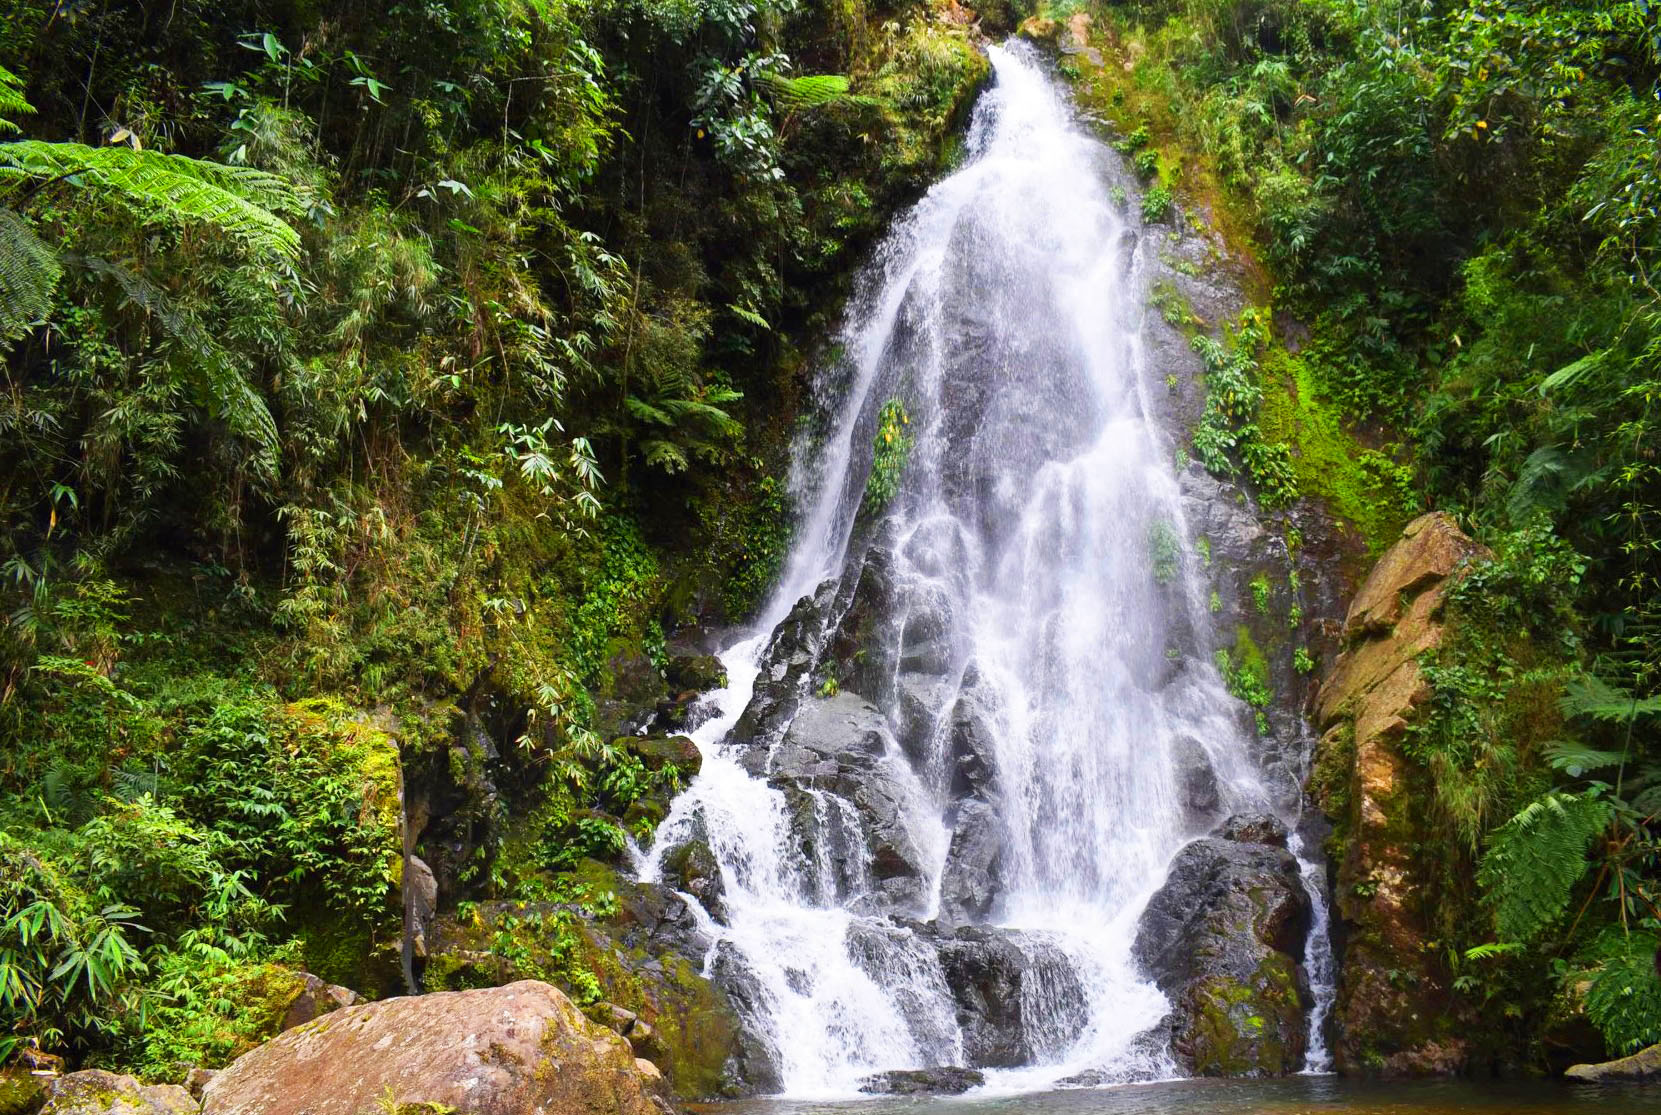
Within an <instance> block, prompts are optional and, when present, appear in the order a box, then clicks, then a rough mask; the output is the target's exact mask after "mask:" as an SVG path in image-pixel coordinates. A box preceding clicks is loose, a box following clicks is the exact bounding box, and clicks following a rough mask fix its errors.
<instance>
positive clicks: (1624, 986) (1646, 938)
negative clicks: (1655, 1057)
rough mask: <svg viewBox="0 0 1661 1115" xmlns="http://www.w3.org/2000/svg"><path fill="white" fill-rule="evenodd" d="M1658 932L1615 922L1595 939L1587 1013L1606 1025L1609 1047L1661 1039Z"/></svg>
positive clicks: (1620, 1052)
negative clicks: (1628, 929) (1627, 928)
mask: <svg viewBox="0 0 1661 1115" xmlns="http://www.w3.org/2000/svg"><path fill="white" fill-rule="evenodd" d="M1657 949H1661V940H1658V939H1657V938H1656V936H1655V934H1653V933H1644V932H1637V931H1634V932H1626V931H1623V930H1622V929H1620V928H1617V927H1613V926H1612V927H1610V928H1609V929H1606V930H1604V932H1603V933H1602V934H1600V935H1599V936H1598V938H1597V939H1596V940H1595V941H1594V942H1593V943H1592V946H1591V947H1590V949H1588V950H1587V953H1586V955H1585V959H1586V960H1589V961H1591V962H1593V963H1594V964H1595V965H1596V966H1595V967H1593V968H1592V970H1591V972H1590V973H1589V974H1590V977H1591V978H1590V980H1589V981H1588V983H1587V985H1586V1014H1587V1016H1588V1017H1590V1018H1591V1020H1592V1022H1593V1023H1594V1024H1596V1026H1597V1028H1598V1029H1599V1030H1602V1031H1603V1038H1604V1041H1605V1042H1607V1043H1608V1046H1609V1051H1610V1052H1611V1053H1613V1054H1615V1055H1616V1056H1624V1055H1625V1054H1628V1053H1632V1052H1634V1051H1636V1050H1638V1049H1641V1048H1643V1047H1644V1046H1646V1045H1654V1044H1655V1043H1656V1042H1658V1041H1661V980H1658V979H1657V978H1656V971H1655V965H1656V955H1657Z"/></svg>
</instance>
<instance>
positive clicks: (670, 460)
mask: <svg viewBox="0 0 1661 1115" xmlns="http://www.w3.org/2000/svg"><path fill="white" fill-rule="evenodd" d="M641 449H643V450H644V451H645V453H646V463H647V464H649V465H653V466H655V467H657V468H661V469H662V470H663V471H664V472H669V473H675V472H685V471H686V468H687V464H688V462H687V459H686V454H685V453H682V452H681V450H680V447H679V446H677V445H675V444H674V443H673V442H669V441H662V440H660V439H657V438H653V439H652V440H650V441H646V442H642V443H641Z"/></svg>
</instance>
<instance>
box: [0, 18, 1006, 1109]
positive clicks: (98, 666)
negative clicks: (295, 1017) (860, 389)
mask: <svg viewBox="0 0 1661 1115" xmlns="http://www.w3.org/2000/svg"><path fill="white" fill-rule="evenodd" d="M959 15H960V16H961V13H959ZM965 23H966V20H965V19H963V18H956V19H954V18H952V13H951V12H950V11H946V10H941V11H936V9H935V8H933V7H931V6H930V5H928V4H924V3H906V2H902V3H899V4H896V5H891V6H889V5H881V4H877V5H869V6H868V5H866V4H863V3H859V2H857V0H856V2H854V3H848V4H838V5H830V6H825V5H806V4H798V3H796V2H795V0H760V2H759V3H757V2H752V0H707V2H706V0H663V2H659V0H338V2H335V0H328V2H323V3H317V2H314V0H294V2H288V0H246V2H245V0H230V2H228V3H227V2H225V0H213V2H211V3H209V2H203V0H165V2H155V3H145V2H139V3H126V2H104V0H92V2H81V0H73V2H59V0H5V2H4V3H0V29H3V30H0V133H5V134H3V135H0V140H4V142H3V143H0V344H3V351H4V353H5V380H6V383H5V402H4V404H3V407H0V551H3V554H0V565H3V570H4V572H3V578H0V585H3V587H0V594H3V595H4V598H5V601H4V609H3V611H4V615H5V619H4V621H3V622H0V1061H4V1060H5V1059H6V1058H7V1057H8V1056H10V1055H12V1054H14V1053H19V1054H21V1053H24V1052H27V1051H29V1050H33V1049H37V1048H38V1049H44V1050H47V1051H53V1052H56V1053H59V1054H64V1055H67V1056H68V1058H69V1059H70V1061H71V1062H72V1063H73V1062H84V1063H93V1064H114V1065H121V1066H129V1067H136V1068H138V1069H139V1070H141V1071H142V1072H144V1073H145V1074H146V1075H149V1076H153V1077H166V1076H171V1075H174V1074H176V1073H177V1072H178V1071H180V1066H181V1065H183V1064H189V1063H216V1062H219V1061H223V1060H224V1059H225V1058H227V1057H228V1056H230V1055H232V1054H233V1053H235V1052H237V1051H239V1050H240V1049H242V1048H246V1047H247V1042H248V1040H249V1039H250V1038H253V1037H258V1036H261V1035H263V1034H266V1033H269V1032H270V1027H271V1025H272V1023H273V1019H271V1018H269V1017H266V1015H268V1014H269V1013H270V1009H271V1008H270V1006H269V1003H270V1002H272V1001H276V999H277V998H278V996H277V992H279V991H280V990H281V989H282V988H283V987H289V989H290V994H292V984H291V981H292V975H293V972H295V971H297V970H298V969H299V968H300V967H301V966H302V965H304V966H305V967H307V968H309V969H310V970H312V971H315V972H320V973H323V974H325V975H327V976H328V977H329V978H332V979H336V980H339V981H341V982H347V983H350V984H351V985H353V986H356V987H360V988H362V989H364V990H365V991H366V992H368V993H371V994H375V993H387V992H389V991H395V990H398V989H400V987H401V983H402V981H401V980H400V979H399V978H398V975H397V964H398V960H397V956H398V940H397V937H398V933H399V925H400V923H401V914H400V910H399V908H398V901H399V899H398V892H399V886H398V882H399V872H400V870H401V868H402V864H403V859H402V853H403V849H401V848H400V847H399V843H398V841H399V838H398V821H399V819H398V817H397V798H398V777H399V768H400V765H401V766H402V768H403V770H404V771H405V776H406V778H408V777H410V776H411V775H410V772H412V771H420V770H424V769H428V768H432V769H434V770H436V771H437V774H435V775H434V776H433V777H432V778H430V779H429V780H428V781H429V783H431V782H434V781H437V782H446V779H447V778H450V776H453V778H451V781H452V782H453V781H463V782H465V781H466V780H467V778H468V777H469V776H470V774H476V773H477V771H476V770H472V769H471V768H474V767H477V766H478V765H479V764H482V763H483V762H484V761H485V759H484V757H483V756H484V754H485V753H486V752H493V749H494V748H495V747H496V746H497V744H500V745H501V752H502V753H501V754H500V756H495V755H494V754H492V761H493V762H495V764H496V766H497V767H498V768H499V769H498V770H497V771H496V774H495V777H496V778H497V779H498V780H501V781H503V783H504V785H503V788H502V792H501V795H500V796H498V795H496V794H495V793H491V794H488V795H484V796H483V797H482V798H479V799H478V800H476V801H473V803H472V805H471V806H470V808H474V807H476V808H475V811H476V812H477V811H479V810H482V811H484V812H485V813H486V814H488V815H479V816H475V817H472V818H471V819H470V820H469V822H468V825H469V826H471V827H470V828H469V832H473V833H477V834H482V835H479V836H478V839H477V840H472V839H471V838H466V839H462V838H458V840H459V843H458V849H459V850H458V851H457V852H456V853H455V856H454V859H455V860H456V862H451V863H448V864H446V865H435V866H440V867H441V868H442V869H443V870H444V871H447V873H448V875H450V876H453V877H454V878H456V879H459V880H462V881H463V883H464V884H465V885H466V886H467V887H468V888H470V891H469V893H471V894H473V895H475V896H512V897H520V898H541V899H560V900H563V901H567V902H571V903H576V904H577V905H579V906H580V905H582V904H588V905H596V904H603V903H604V902H605V901H606V900H607V899H606V895H605V894H604V893H603V892H601V891H599V890H598V889H597V888H587V889H585V888H584V887H583V886H582V885H581V884H577V883H573V882H571V881H570V879H569V878H568V877H567V876H566V875H563V874H561V873H559V872H558V871H557V870H551V869H557V868H558V867H560V866H561V865H564V866H570V865H572V864H573V863H575V862H576V861H578V860H580V859H581V858H582V856H583V855H585V854H587V853H588V852H591V851H592V852H598V853H601V854H604V855H610V854H615V853H616V852H617V851H619V850H620V849H621V847H622V835H623V834H622V831H621V830H620V829H619V827H618V823H617V821H616V820H615V819H614V818H615V817H618V816H621V815H622V814H623V813H624V812H625V811H626V809H627V806H628V805H629V804H630V803H631V802H632V801H634V800H636V799H639V798H641V797H642V796H643V795H645V794H646V793H647V792H648V791H651V790H653V789H655V788H658V787H657V783H658V782H662V781H665V780H668V782H670V783H673V781H674V779H676V778H677V777H678V774H677V772H676V771H675V770H674V768H673V766H672V765H670V766H668V767H666V768H664V769H661V770H653V771H648V770H647V769H646V768H645V767H644V766H643V765H642V764H641V762H640V760H639V759H638V757H636V756H633V755H631V754H628V753H626V752H625V751H623V750H622V749H619V748H617V747H615V746H613V744H612V737H613V736H615V735H616V733H617V725H616V724H615V723H611V724H609V726H608V724H607V722H606V715H605V714H604V712H603V711H597V704H596V698H598V699H599V701H600V702H601V703H602V704H603V702H604V699H605V697H606V695H607V694H608V693H609V692H610V690H611V689H612V688H613V686H614V685H615V684H617V683H616V681H615V679H614V678H613V676H612V670H613V663H614V662H616V661H618V660H620V658H621V659H625V660H626V659H629V658H630V657H631V656H633V657H642V656H643V657H645V658H648V659H651V660H654V661H659V662H661V661H662V659H663V656H664V653H665V646H664V644H665V636H664V632H665V629H666V628H667V629H673V628H674V627H675V626H676V625H678V624H682V623H686V622H690V621H692V620H698V621H701V622H721V621H727V620H733V619H737V618H741V617H742V616H743V615H745V614H746V612H747V611H748V610H749V609H750V608H752V607H753V606H754V605H755V603H756V601H757V598H758V596H759V595H760V593H761V592H762V591H763V590H764V589H765V588H766V586H767V584H768V581H769V578H770V577H771V575H772V573H773V571H774V568H775V566H776V564H777V562H778V561H779V560H780V558H781V557H782V547H783V545H784V541H785V538H786V535H787V531H788V527H789V521H788V512H789V509H788V506H787V503H786V498H785V495H784V491H783V485H782V483H781V481H780V480H779V477H780V476H781V475H782V470H783V469H784V468H785V467H786V465H787V463H788V462H787V460H786V459H785V442H786V440H787V438H788V436H789V433H790V430H791V423H792V421H793V419H794V415H795V410H796V406H795V402H794V400H795V396H796V394H797V392H799V391H800V390H801V389H802V380H801V376H800V375H799V372H800V368H801V364H802V361H803V356H802V352H803V350H804V348H805V347H807V346H810V345H812V344H815V343H818V342H819V339H820V338H821V337H822V336H823V335H824V334H825V332H826V323H827V321H832V322H833V321H834V319H835V315H836V312H837V308H838V304H839V297H840V294H841V290H842V287H843V285H844V284H845V282H846V280H847V278H848V275H849V268H850V266H851V264H852V262H853V261H854V260H855V259H856V258H857V256H858V254H859V253H860V251H861V249H862V248H863V247H864V246H865V245H866V244H867V243H868V241H869V240H870V238H871V236H872V235H873V233H874V232H876V231H877V230H879V229H880V228H881V226H882V224H883V223H884V220H885V218H886V216H887V215H888V214H889V213H890V212H891V211H892V210H893V209H894V207H895V206H896V205H897V204H899V203H901V202H902V201H904V200H906V199H907V198H909V197H911V196H914V195H915V193H916V192H917V191H918V190H919V189H920V188H921V187H922V186H923V185H925V184H926V183H927V181H929V180H930V179H931V178H932V177H933V176H934V175H935V174H936V173H937V170H938V168H939V165H940V162H941V160H942V159H946V158H949V157H950V155H951V151H950V147H951V144H950V142H948V140H949V137H950V136H952V135H953V134H954V133H955V131H956V130H957V128H958V126H959V124H960V123H961V120H960V119H959V117H960V113H961V111H962V109H963V108H964V106H965V105H966V103H967V101H968V99H969V97H970V95H971V94H972V93H973V91H974V89H975V88H976V86H977V85H978V83H979V82H980V80H982V78H983V77H984V75H985V73H986V63H985V60H984V58H983V57H982V56H981V55H980V54H978V53H977V52H976V51H975V50H974V49H973V47H972V46H971V45H970V38H969V31H968V28H967V27H966V26H965V25H964V24H965ZM458 741H460V742H458ZM515 741H517V742H515ZM447 768H449V769H448V771H447ZM504 772H505V773H504ZM506 798H511V799H512V801H511V805H510V804H509V802H508V801H506V800H504V799H506ZM598 805H604V806H605V808H606V812H597V811H592V810H591V808H590V807H593V806H598ZM521 812H522V813H525V814H528V815H532V816H533V817H534V821H535V825H534V830H533V831H530V832H528V834H522V835H523V839H521V840H520V841H519V842H518V844H516V845H515V848H516V849H517V851H516V852H503V853H502V854H501V855H498V854H497V853H498V851H499V850H500V846H501V844H502V842H503V840H504V837H503V835H502V833H503V829H504V827H505V824H506V821H507V820H508V818H509V815H512V814H517V813H521ZM464 827H466V826H464ZM428 854H429V856H433V855H436V854H438V853H435V852H429V853H428ZM549 974H550V975H551V976H554V977H558V978H562V979H563V981H564V982H566V984H567V986H575V988H576V990H577V992H578V993H579V995H581V994H582V992H583V990H584V984H583V980H584V973H583V972H581V971H580V970H577V969H575V968H573V970H572V971H569V972H562V971H555V972H551V973H549ZM587 979H588V983H592V977H587Z"/></svg>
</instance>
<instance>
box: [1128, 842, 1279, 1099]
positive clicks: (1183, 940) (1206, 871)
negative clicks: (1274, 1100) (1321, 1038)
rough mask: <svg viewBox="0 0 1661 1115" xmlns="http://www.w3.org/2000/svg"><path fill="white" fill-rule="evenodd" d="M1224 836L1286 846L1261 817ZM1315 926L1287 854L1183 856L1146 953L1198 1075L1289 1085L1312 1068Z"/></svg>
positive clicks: (1216, 849) (1190, 850) (1142, 941)
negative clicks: (1309, 960)
mask: <svg viewBox="0 0 1661 1115" xmlns="http://www.w3.org/2000/svg"><path fill="white" fill-rule="evenodd" d="M1220 831H1221V832H1227V833H1230V834H1231V835H1238V834H1240V833H1247V834H1252V835H1267V836H1269V837H1270V838H1272V839H1273V838H1278V839H1280V840H1282V841H1284V839H1285V830H1284V828H1280V829H1278V831H1277V830H1276V829H1275V828H1274V827H1272V826H1268V825H1267V824H1266V823H1265V822H1263V820H1262V819H1261V818H1251V819H1249V820H1244V821H1241V822H1238V823H1234V822H1231V823H1227V824H1225V825H1224V826H1223V828H1222V829H1221V830H1220ZM1309 923H1310V900H1309V895H1308V893H1307V892H1306V891H1305V890H1304V887H1303V881H1302V878H1301V874H1300V871H1299V867H1298V861H1297V859H1296V858H1295V857H1293V855H1292V854H1291V853H1290V852H1288V851H1286V849H1285V848H1283V847H1277V846H1275V845H1273V844H1266V843H1243V842H1241V841H1240V840H1238V839H1228V838H1224V837H1222V836H1212V837H1207V838H1205V839H1202V840H1196V841H1193V842H1192V843H1190V844H1188V845H1187V846H1186V847H1184V848H1183V849H1182V850H1181V851H1180V852H1178V853H1177V855H1176V858H1175V859H1174V860H1172V862H1171V868H1170V872H1169V874H1168V875H1167V877H1166V881H1165V885H1164V886H1163V887H1161V888H1160V889H1159V891H1158V892H1157V893H1156V894H1155V895H1154V897H1153V898H1152V900H1151V901H1149V903H1148V907H1147V909H1146V910H1145V911H1144V912H1143V914H1142V920H1141V922H1140V923H1139V924H1138V926H1137V933H1136V942H1135V945H1134V954H1135V956H1136V958H1137V960H1138V961H1139V962H1140V963H1141V964H1142V965H1143V967H1144V968H1145V969H1146V970H1147V971H1148V973H1149V974H1150V975H1151V976H1153V978H1154V980H1155V981H1156V982H1157V983H1158V985H1159V988H1160V990H1161V991H1163V992H1165V994H1166V995H1167V996H1168V997H1169V998H1170V1000H1171V1002H1172V1013H1171V1017H1170V1020H1169V1021H1170V1025H1171V1036H1172V1041H1171V1045H1172V1049H1173V1050H1174V1051H1175V1052H1176V1054H1177V1056H1178V1057H1179V1058H1181V1060H1182V1061H1183V1062H1184V1063H1185V1065H1186V1066H1187V1067H1188V1068H1189V1069H1190V1070H1191V1071H1192V1072H1194V1073H1195V1074H1196V1075H1200V1076H1283V1075H1286V1074H1288V1073H1293V1072H1297V1071H1298V1070H1299V1069H1301V1068H1302V1067H1303V1055H1304V1048H1305V1045H1306V1035H1307V1027H1308V1019H1307V1015H1306V1012H1307V1010H1308V1007H1309V1005H1310V999H1309V994H1308V990H1307V987H1306V986H1305V980H1304V974H1303V970H1302V967H1301V964H1300V960H1301V958H1302V955H1303V945H1304V938H1305V936H1306V935H1307V933H1308V931H1309Z"/></svg>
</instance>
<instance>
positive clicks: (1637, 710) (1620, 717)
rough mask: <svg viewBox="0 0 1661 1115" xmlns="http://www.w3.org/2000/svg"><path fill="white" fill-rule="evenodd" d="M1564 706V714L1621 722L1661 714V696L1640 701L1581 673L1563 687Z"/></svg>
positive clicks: (1621, 690)
mask: <svg viewBox="0 0 1661 1115" xmlns="http://www.w3.org/2000/svg"><path fill="white" fill-rule="evenodd" d="M1562 708H1563V715H1564V716H1584V717H1587V718H1588V719H1591V720H1602V721H1606V722H1613V723H1622V722H1624V721H1627V720H1635V719H1637V718H1638V717H1640V716H1654V715H1655V714H1657V713H1661V697H1645V698H1644V699H1642V700H1639V699H1637V698H1635V697H1633V696H1632V694H1630V693H1628V692H1626V691H1625V690H1623V689H1617V688H1615V687H1614V686H1612V685H1610V684H1609V683H1608V682H1605V681H1603V680H1602V679H1600V678H1597V677H1594V676H1593V675H1591V674H1582V675H1581V676H1580V677H1577V678H1575V679H1574V680H1573V681H1570V682H1569V683H1568V684H1567V685H1565V686H1564V687H1563V700H1562Z"/></svg>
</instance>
